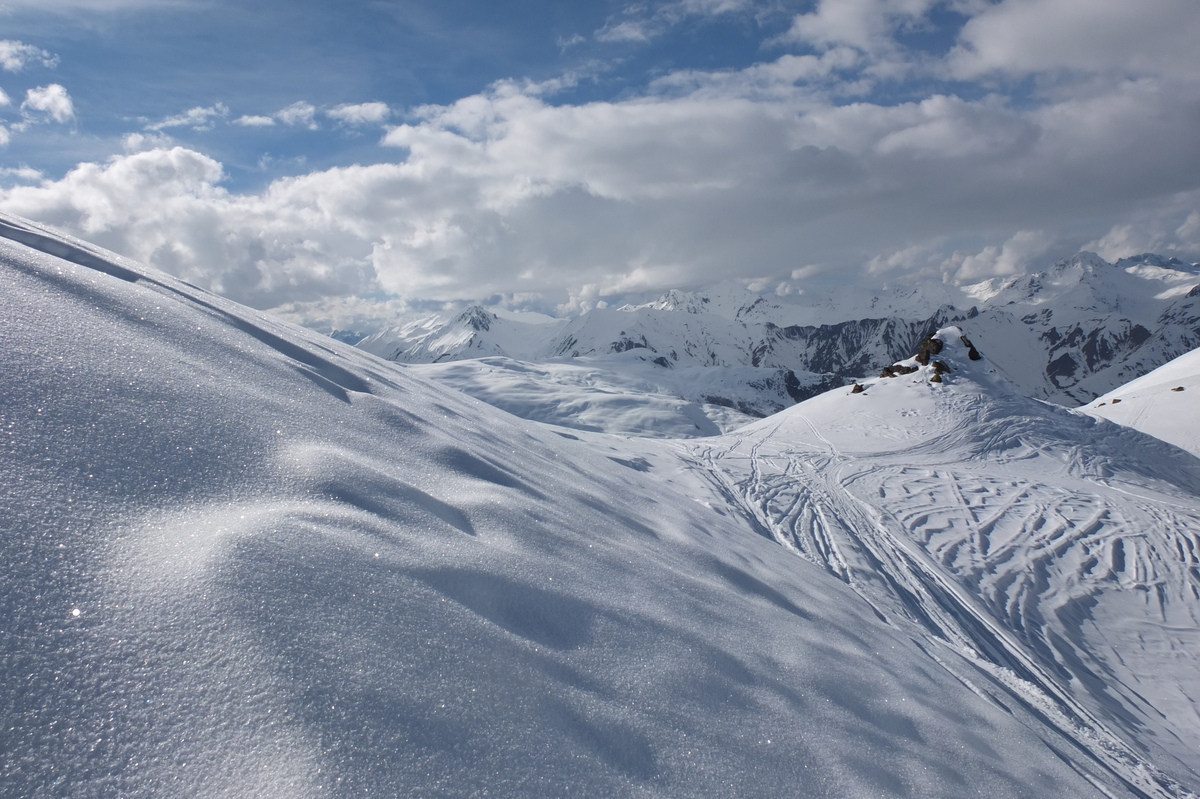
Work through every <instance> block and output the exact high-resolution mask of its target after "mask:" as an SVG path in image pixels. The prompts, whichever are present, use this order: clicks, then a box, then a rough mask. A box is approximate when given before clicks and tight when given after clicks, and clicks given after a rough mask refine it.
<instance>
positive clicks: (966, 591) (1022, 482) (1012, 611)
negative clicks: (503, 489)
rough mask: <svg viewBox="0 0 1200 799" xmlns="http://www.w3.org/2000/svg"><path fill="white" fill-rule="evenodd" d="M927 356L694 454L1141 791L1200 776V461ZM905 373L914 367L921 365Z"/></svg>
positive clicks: (771, 519)
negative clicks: (902, 371) (1141, 785)
mask: <svg viewBox="0 0 1200 799" xmlns="http://www.w3.org/2000/svg"><path fill="white" fill-rule="evenodd" d="M960 335H961V333H960V331H958V330H957V329H949V330H946V331H942V332H941V333H940V334H939V338H940V339H942V340H944V341H945V342H946V347H945V350H944V352H943V354H940V355H939V356H937V357H939V358H943V359H945V361H944V362H945V363H947V364H948V365H949V366H950V369H951V371H950V372H948V373H944V374H943V375H941V377H942V378H943V379H944V381H945V382H943V383H941V384H931V383H930V382H929V379H930V377H932V375H933V374H934V373H935V371H936V370H935V369H934V367H933V365H929V366H925V367H919V368H918V369H917V371H916V372H914V373H911V374H908V375H900V376H897V377H893V378H880V379H877V380H874V381H869V382H867V383H866V384H865V386H864V388H865V390H864V391H862V392H861V393H858V394H851V393H850V392H849V391H848V390H845V391H838V392H831V393H829V394H826V395H824V396H822V397H819V398H816V399H813V400H810V401H808V402H806V403H802V404H801V405H799V406H797V407H795V408H793V409H790V410H788V411H785V412H783V413H781V414H779V415H778V416H777V417H774V418H772V419H769V420H766V421H764V422H760V423H757V424H756V425H753V426H751V427H748V428H745V429H743V430H741V431H738V433H736V434H734V435H731V436H726V437H725V438H723V439H714V440H712V441H709V442H705V443H703V444H697V445H695V446H694V448H693V452H694V456H695V457H696V458H697V459H698V460H699V461H700V462H701V463H703V464H705V465H706V466H707V467H710V468H713V469H714V471H715V473H717V474H718V475H722V478H721V479H722V480H723V482H724V485H725V487H726V490H727V491H729V492H730V493H731V494H733V495H735V496H739V497H741V498H743V500H744V501H745V502H746V504H747V506H748V507H749V508H751V509H752V511H753V512H754V513H755V514H756V515H757V517H758V518H759V520H760V522H761V523H762V524H763V526H764V528H765V529H766V530H768V531H769V532H770V534H771V535H772V537H774V538H775V539H776V540H778V541H779V542H780V543H782V544H784V545H785V546H787V547H789V548H791V549H793V550H794V551H796V552H797V553H799V554H800V555H801V556H803V557H804V558H805V559H806V560H808V561H810V562H813V563H816V564H818V565H820V566H822V567H823V568H824V569H826V571H827V572H828V573H830V574H831V575H833V576H835V577H837V578H838V579H840V580H842V581H843V582H845V583H846V584H847V585H849V586H850V587H852V588H853V589H854V590H855V591H856V592H857V593H858V594H859V595H860V596H862V597H863V599H864V600H866V601H867V602H869V603H870V604H871V605H872V606H873V607H875V608H876V609H877V610H878V612H879V613H880V615H881V617H883V618H886V619H888V620H889V621H893V620H895V619H898V618H899V619H908V620H909V621H911V622H914V623H917V624H919V625H921V626H922V627H923V628H924V629H925V630H926V632H927V633H928V635H930V636H931V637H933V638H934V639H936V640H942V641H946V642H948V643H950V644H952V645H953V646H955V647H957V648H959V649H961V650H962V651H964V652H968V653H974V654H973V655H972V656H974V657H976V658H978V662H979V663H980V665H981V668H984V669H988V670H991V671H992V672H993V673H994V674H995V675H996V676H997V678H998V679H1003V680H1005V681H1006V682H1007V683H1008V684H1010V685H1013V686H1017V688H1016V691H1017V693H1018V694H1019V695H1024V696H1025V697H1026V699H1025V701H1027V702H1028V703H1029V704H1030V705H1032V706H1037V707H1040V708H1042V709H1043V711H1044V712H1047V713H1048V714H1049V717H1050V718H1054V719H1056V722H1055V723H1057V724H1060V725H1062V726H1063V728H1064V730H1065V731H1066V734H1068V735H1069V736H1071V737H1074V738H1075V739H1076V741H1077V744H1078V745H1079V746H1080V747H1082V748H1089V749H1092V750H1093V751H1096V750H1097V749H1098V750H1100V751H1102V752H1103V753H1104V754H1103V757H1104V758H1105V759H1106V761H1107V762H1109V763H1110V764H1111V765H1112V767H1113V769H1114V770H1115V771H1117V772H1118V773H1123V774H1125V775H1126V776H1127V778H1128V779H1129V780H1130V781H1131V782H1132V783H1135V784H1138V777H1137V766H1136V765H1134V764H1136V762H1137V760H1138V759H1139V758H1140V757H1143V756H1145V755H1146V754H1147V753H1149V754H1150V755H1152V757H1153V758H1154V760H1155V762H1157V763H1158V764H1159V765H1160V766H1163V767H1164V768H1165V769H1166V770H1167V771H1169V772H1170V773H1171V774H1172V775H1174V777H1175V778H1177V779H1179V780H1180V781H1181V782H1183V783H1184V784H1186V785H1188V786H1190V787H1191V788H1192V789H1195V788H1196V786H1197V785H1198V784H1200V779H1198V777H1200V755H1198V750H1197V745H1198V743H1200V681H1197V679H1196V673H1197V672H1196V666H1195V664H1196V662H1197V658H1198V657H1200V500H1198V499H1197V497H1198V496H1200V461H1197V460H1196V459H1195V458H1194V457H1193V456H1191V455H1188V454H1186V453H1184V452H1182V451H1180V450H1177V449H1174V448H1173V447H1170V446H1167V445H1165V444H1160V443H1158V442H1156V441H1155V440H1153V439H1150V438H1148V437H1145V436H1142V435H1140V434H1138V433H1135V432H1133V431H1128V430H1123V429H1121V428H1118V427H1116V426H1113V425H1105V424H1097V423H1095V422H1094V421H1093V420H1091V419H1087V418H1085V417H1081V416H1078V415H1073V414H1071V413H1070V412H1068V411H1065V410H1061V409H1058V408H1056V407H1054V406H1050V405H1047V404H1044V403H1038V402H1036V401H1033V400H1029V399H1025V398H1023V397H1020V396H1018V395H1016V394H1015V393H1014V392H1013V391H1012V390H1011V388H1009V387H1007V386H1005V385H1004V383H1003V381H1002V380H1001V379H1000V378H998V377H997V375H995V374H994V373H993V372H992V371H991V368H990V367H989V366H987V363H986V361H980V362H972V361H971V360H969V359H968V358H967V357H965V355H966V347H965V346H963V345H962V344H961V343H960V341H959V337H960ZM903 365H906V366H907V365H911V366H918V365H917V364H916V363H915V362H912V361H910V362H906V363H905V364H903Z"/></svg>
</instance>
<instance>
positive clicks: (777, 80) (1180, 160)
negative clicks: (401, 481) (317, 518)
mask: <svg viewBox="0 0 1200 799" xmlns="http://www.w3.org/2000/svg"><path fill="white" fill-rule="evenodd" d="M1028 1H1029V2H1033V0H1028ZM889 7H890V6H889ZM897 8H907V6H897ZM912 8H916V6H913V7H912ZM986 12H987V10H986V9H984V11H983V12H982V13H986ZM914 13H915V12H914ZM870 63H872V62H871V60H870V58H867V57H865V56H863V54H862V52H861V51H859V50H855V49H852V48H850V47H849V46H830V47H829V48H828V49H826V50H824V51H823V52H821V53H820V54H817V55H807V56H804V55H786V56H782V57H779V58H777V59H775V60H774V61H772V62H769V63H763V64H758V65H755V66H754V67H751V68H749V69H746V70H741V71H727V72H690V73H683V74H677V75H673V76H667V77H665V78H663V79H662V80H660V81H658V82H657V83H655V84H654V86H653V87H652V89H651V90H650V91H651V93H650V94H649V95H647V96H642V97H634V98H630V99H625V100H621V101H613V102H593V103H586V104H580V105H569V104H561V105H554V104H552V103H551V102H549V101H548V100H547V99H546V98H547V95H546V93H545V91H546V90H545V86H546V84H539V85H534V84H520V83H517V82H501V83H498V84H496V85H495V86H493V87H492V88H490V89H489V90H488V91H486V92H483V93H480V94H477V95H473V96H470V97H464V98H462V99H460V100H459V101H457V102H454V103H451V104H447V105H431V106H426V107H423V108H419V109H414V110H410V112H409V115H408V117H407V118H408V122H407V124H400V125H394V126H392V127H390V128H389V129H388V132H387V134H386V136H385V138H384V143H385V144H386V145H388V146H391V147H394V148H396V149H395V150H394V151H393V152H395V155H396V159H397V161H399V162H398V163H390V164H389V163H380V164H373V165H369V166H361V167H349V168H343V169H331V170H325V171H320V172H312V173H311V174H307V175H302V176H300V177H295V178H288V179H282V180H277V181H275V182H273V183H271V184H270V185H269V186H267V187H266V188H265V189H263V190H262V191H259V192H255V193H249V194H231V193H229V192H227V191H225V190H224V189H223V188H222V187H221V166H220V164H217V163H216V162H215V161H213V160H211V159H209V158H207V157H205V156H203V155H201V154H199V153H195V152H191V151H189V150H185V149H180V148H171V147H166V146H162V145H161V143H159V144H156V143H154V142H150V141H145V142H142V144H145V145H147V146H151V147H152V148H153V149H150V150H145V147H138V148H135V149H138V150H143V151H140V152H131V153H129V154H127V155H124V156H120V157H117V158H114V159H113V160H112V161H110V162H108V163H106V164H83V165H80V166H79V167H78V168H77V169H75V170H73V171H72V172H71V173H69V174H68V175H66V176H65V177H63V178H61V179H59V180H50V181H43V182H41V183H40V184H39V185H37V186H20V187H15V188H11V189H8V190H5V191H3V192H2V193H0V207H3V208H4V209H6V210H8V211H11V212H15V213H18V214H24V215H26V216H32V217H34V218H36V219H39V220H41V221H45V222H48V223H50V224H56V225H59V226H62V227H65V228H66V229H68V230H70V231H72V232H75V233H78V234H80V235H84V236H85V237H87V238H90V239H93V240H95V241H97V242H98V243H100V244H102V245H105V246H109V247H112V248H113V249H116V250H118V251H121V252H124V253H127V254H129V255H132V256H134V257H137V258H141V259H143V260H148V261H150V262H152V263H155V264H157V265H159V266H161V267H163V268H166V269H168V270H169V271H172V272H176V273H178V274H181V275H182V276H184V277H185V278H186V279H188V280H191V281H192V282H196V283H198V284H201V285H205V286H207V287H210V288H213V289H216V290H219V291H222V292H225V293H227V294H229V295H230V296H232V297H234V298H235V299H238V300H241V301H243V302H249V303H251V304H254V305H257V306H259V307H270V306H275V305H279V304H281V303H287V302H311V301H315V300H317V299H318V298H320V297H323V296H354V295H362V294H366V293H369V292H373V291H380V290H382V291H385V292H390V293H394V294H396V295H398V296H401V297H403V298H407V299H414V298H421V299H427V300H439V301H440V300H445V301H452V300H458V299H470V298H476V299H478V298H483V297H487V296H489V295H492V294H496V293H501V294H509V293H522V292H538V291H544V292H547V293H549V294H551V295H553V296H555V297H556V298H557V300H556V301H562V302H564V303H572V302H574V303H576V304H577V305H578V307H583V306H582V305H579V304H586V303H591V304H593V305H594V304H595V303H597V302H600V301H602V299H603V298H604V297H607V296H609V295H610V294H614V293H618V292H622V291H640V290H655V289H660V288H665V287H669V286H672V285H686V284H698V283H704V282H709V281H714V280H718V279H725V278H751V277H753V278H764V279H766V278H772V276H775V277H779V278H786V277H787V276H789V275H791V276H794V278H793V279H794V284H789V285H792V288H793V289H794V290H797V291H803V290H804V288H805V286H804V282H805V281H819V280H824V279H829V276H830V275H846V274H848V273H849V270H852V269H867V270H870V271H873V272H877V273H885V272H886V273H887V274H888V276H889V279H894V278H896V277H897V276H899V275H901V274H903V273H905V272H906V271H919V270H924V271H931V270H932V271H934V272H935V273H936V270H938V269H942V270H944V273H945V274H946V275H947V277H948V278H949V279H952V280H959V281H961V280H973V279H978V278H980V277H986V276H993V275H999V274H1008V273H1011V272H1013V271H1014V270H1020V269H1023V268H1024V267H1025V265H1026V264H1028V263H1031V262H1032V261H1033V260H1035V259H1037V258H1038V257H1040V256H1041V254H1043V253H1045V252H1048V250H1047V248H1048V247H1050V246H1051V244H1053V245H1054V246H1055V247H1059V246H1070V243H1071V242H1079V243H1083V242H1085V241H1086V240H1088V239H1100V238H1104V237H1105V236H1106V232H1108V231H1111V230H1113V229H1114V226H1118V225H1133V226H1134V227H1133V228H1132V229H1131V230H1132V233H1137V232H1138V231H1139V230H1140V231H1142V232H1143V233H1144V232H1145V231H1154V230H1165V231H1176V230H1178V231H1183V232H1178V233H1176V234H1174V237H1173V238H1171V237H1168V238H1166V239H1163V240H1164V241H1165V242H1166V243H1167V244H1168V245H1170V244H1171V242H1183V241H1184V240H1185V239H1186V238H1187V237H1189V236H1190V237H1192V239H1195V237H1196V236H1197V235H1200V231H1197V228H1200V221H1194V222H1192V223H1187V222H1185V221H1184V220H1185V218H1187V217H1188V214H1189V213H1192V212H1194V211H1195V209H1196V207H1197V202H1196V199H1195V198H1196V196H1197V193H1200V151H1198V150H1197V148H1196V146H1195V136H1194V131H1195V125H1194V120H1195V119H1196V118H1197V116H1198V115H1200V85H1198V86H1191V85H1190V84H1186V83H1180V82H1167V79H1166V78H1162V79H1159V78H1155V77H1143V78H1140V79H1137V80H1112V81H1107V82H1106V83H1105V85H1104V87H1103V88H1102V89H1100V88H1097V87H1096V86H1093V87H1091V88H1090V89H1089V91H1087V92H1081V93H1076V94H1070V95H1065V96H1063V97H1059V98H1054V97H1046V98H1041V99H1039V100H1038V101H1037V102H1033V103H1030V102H1024V103H1016V102H1011V101H1009V100H1007V99H1006V98H1004V97H1003V96H999V95H991V96H985V97H981V98H978V99H968V98H966V97H959V96H955V95H953V94H950V93H948V92H943V93H927V94H926V95H925V96H924V99H918V100H915V101H913V102H903V103H891V104H886V103H883V102H868V101H866V100H860V101H858V102H852V103H843V102H842V101H841V99H840V98H838V97H835V96H833V92H832V91H829V90H828V87H827V86H826V85H825V83H824V82H825V81H827V80H830V79H831V77H830V76H837V75H840V74H841V73H843V72H846V71H849V72H851V73H853V71H855V70H858V69H860V68H861V67H862V66H863V65H864V64H866V65H869V64H870ZM368 105H370V104H362V105H359V106H340V107H339V108H340V109H341V111H338V109H333V111H331V112H326V113H327V114H329V115H330V116H331V118H337V117H336V116H335V115H334V112H338V113H342V114H343V115H344V116H345V117H346V118H347V119H366V118H369V116H370V114H368V113H365V112H364V109H365V107H366V106H368ZM350 109H354V110H353V111H351V110H350ZM317 113H318V112H317V109H316V108H315V106H313V105H311V104H309V103H298V104H295V105H293V106H290V107H289V108H288V109H285V110H284V111H283V112H280V113H279V114H277V115H275V119H276V120H277V121H278V122H281V123H285V124H294V125H302V126H309V125H315V124H316V121H315V120H316V116H317ZM379 114H380V118H382V109H380V110H379ZM185 116H186V115H185ZM1189 224H1190V225H1191V226H1190V227H1189V226H1188V225H1189ZM1156 225H1157V227H1155V226H1156ZM1064 230H1069V231H1073V232H1072V233H1070V234H1065V233H1062V232H1061V231H1064ZM1185 233H1186V235H1185ZM1072 237H1074V238H1072ZM1064 242H1065V243H1064ZM1180 246H1182V244H1180ZM812 264H820V265H821V267H820V268H819V269H810V268H806V265H812ZM764 285H765V284H764Z"/></svg>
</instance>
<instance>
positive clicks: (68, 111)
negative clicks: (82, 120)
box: [21, 83, 75, 123]
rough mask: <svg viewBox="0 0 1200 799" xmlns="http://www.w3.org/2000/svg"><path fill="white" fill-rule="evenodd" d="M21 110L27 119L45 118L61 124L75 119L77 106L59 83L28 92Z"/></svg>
mask: <svg viewBox="0 0 1200 799" xmlns="http://www.w3.org/2000/svg"><path fill="white" fill-rule="evenodd" d="M21 110H22V111H24V112H25V114H26V117H36V116H45V117H49V118H50V119H52V120H54V121H55V122H59V123H65V122H70V121H71V120H72V119H74V118H75V104H74V103H73V102H71V95H70V94H68V93H67V90H66V89H64V88H63V87H62V86H60V85H58V84H57V83H51V84H50V85H49V86H39V87H37V88H36V89H30V90H29V91H27V92H26V93H25V102H23V103H21Z"/></svg>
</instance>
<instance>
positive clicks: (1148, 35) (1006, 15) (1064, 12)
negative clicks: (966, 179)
mask: <svg viewBox="0 0 1200 799" xmlns="http://www.w3.org/2000/svg"><path fill="white" fill-rule="evenodd" d="M1198 37H1200V14H1198V13H1197V10H1196V3H1195V2H1194V0H1142V1H1141V2H1137V3H1129V2H1125V0H1002V1H1001V2H999V3H996V4H994V5H990V6H988V7H986V8H985V9H983V10H982V11H981V12H980V13H978V14H976V15H975V16H973V17H972V18H971V19H970V20H969V21H968V22H967V24H966V26H965V27H964V28H963V31H962V34H961V37H960V42H959V44H958V46H957V47H956V48H955V50H954V52H953V53H952V54H951V56H950V60H949V64H950V66H951V68H952V70H953V72H954V74H955V75H956V76H957V77H960V78H966V79H970V78H975V77H978V76H981V75H984V74H987V73H992V72H999V73H1009V74H1013V75H1016V76H1024V75H1030V74H1033V73H1037V72H1042V71H1052V70H1074V71H1083V72H1091V73H1102V74H1115V75H1118V76H1122V77H1128V76H1133V75H1160V76H1174V77H1177V78H1183V79H1186V80H1189V81H1194V80H1196V79H1197V78H1198V77H1200V75H1198V74H1197V72H1198V71H1200V67H1198V66H1197V62H1196V58H1195V57H1194V55H1192V54H1193V52H1194V50H1195V42H1196V41H1197V39H1198Z"/></svg>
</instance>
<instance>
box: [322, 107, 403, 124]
mask: <svg viewBox="0 0 1200 799" xmlns="http://www.w3.org/2000/svg"><path fill="white" fill-rule="evenodd" d="M391 114H392V109H390V108H388V106H387V103H358V104H355V105H351V104H345V105H339V106H336V107H334V108H331V109H329V110H328V111H326V112H325V116H327V117H329V118H331V119H335V120H337V121H338V122H341V123H342V124H343V125H350V126H359V125H382V124H383V123H384V122H386V121H387V119H388V117H389V116H391Z"/></svg>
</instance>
